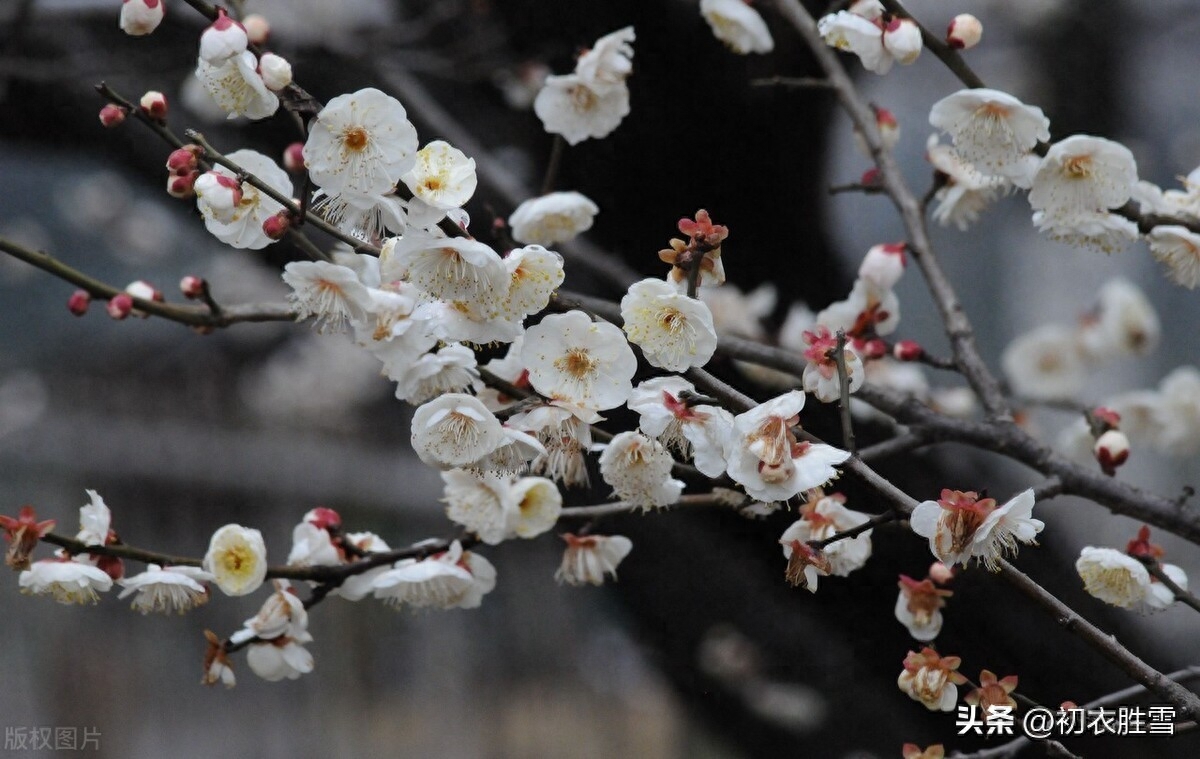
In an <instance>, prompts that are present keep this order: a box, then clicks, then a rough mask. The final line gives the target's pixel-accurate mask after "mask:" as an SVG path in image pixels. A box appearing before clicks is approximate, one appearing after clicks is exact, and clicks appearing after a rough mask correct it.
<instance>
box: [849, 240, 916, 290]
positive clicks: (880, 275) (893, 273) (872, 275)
mask: <svg viewBox="0 0 1200 759" xmlns="http://www.w3.org/2000/svg"><path fill="white" fill-rule="evenodd" d="M905 247H906V246H905V244H904V243H902V242H893V243H887V244H884V245H874V246H872V247H871V249H870V250H868V251H867V255H865V256H863V262H862V264H861V265H859V267H858V278H859V279H864V280H866V281H867V282H868V283H869V284H871V285H873V286H875V287H876V288H878V289H880V290H891V289H892V288H893V287H895V286H896V283H897V282H899V281H900V277H901V276H903V274H904V264H905V263H907V260H906V258H905V255H904V250H905Z"/></svg>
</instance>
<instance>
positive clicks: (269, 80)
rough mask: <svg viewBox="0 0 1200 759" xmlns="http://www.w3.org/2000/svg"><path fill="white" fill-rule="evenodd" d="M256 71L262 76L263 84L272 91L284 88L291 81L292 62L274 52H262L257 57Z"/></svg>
mask: <svg viewBox="0 0 1200 759" xmlns="http://www.w3.org/2000/svg"><path fill="white" fill-rule="evenodd" d="M258 73H259V75H261V76H262V80H263V84H265V85H266V86H267V89H268V90H271V91H272V92H279V91H280V90H283V89H286V88H287V86H288V85H289V84H291V83H292V64H291V63H288V60H287V59H286V58H284V57H283V56H280V55H276V54H275V53H263V55H262V57H261V58H259V59H258Z"/></svg>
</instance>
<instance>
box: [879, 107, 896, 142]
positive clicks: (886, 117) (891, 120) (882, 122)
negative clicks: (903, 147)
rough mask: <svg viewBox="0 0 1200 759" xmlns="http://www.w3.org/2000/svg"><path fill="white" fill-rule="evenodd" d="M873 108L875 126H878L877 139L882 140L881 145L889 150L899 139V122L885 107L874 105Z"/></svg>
mask: <svg viewBox="0 0 1200 759" xmlns="http://www.w3.org/2000/svg"><path fill="white" fill-rule="evenodd" d="M873 110H874V111H875V126H877V127H878V128H879V139H880V140H881V141H882V142H883V147H885V148H887V149H888V150H891V149H892V148H893V147H895V145H896V143H897V142H899V141H900V122H898V121H896V117H895V115H893V114H892V112H891V111H889V110H888V109H886V108H878V107H874V108H873Z"/></svg>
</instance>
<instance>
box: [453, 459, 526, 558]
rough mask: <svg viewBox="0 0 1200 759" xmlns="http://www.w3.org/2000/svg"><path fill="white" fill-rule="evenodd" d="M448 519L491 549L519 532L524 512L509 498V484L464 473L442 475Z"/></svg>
mask: <svg viewBox="0 0 1200 759" xmlns="http://www.w3.org/2000/svg"><path fill="white" fill-rule="evenodd" d="M442 482H444V483H445V486H446V487H445V496H444V497H443V498H442V501H443V502H444V503H445V504H446V516H447V517H449V519H450V521H451V522H454V523H455V524H460V525H462V526H463V527H465V528H466V529H468V530H470V531H471V532H473V533H475V534H476V535H478V536H479V539H480V540H482V541H483V542H484V543H487V544H488V545H493V546H494V545H496V544H498V543H500V542H502V541H503V540H504V539H505V538H507V537H508V536H509V535H510V534H512V533H513V532H514V531H515V530H516V526H517V521H518V520H519V519H520V516H521V515H520V512H519V511H518V510H517V506H516V503H515V502H512V501H510V500H509V499H508V498H506V496H507V494H508V489H509V483H508V482H507V481H506V480H504V479H502V478H500V477H497V476H495V475H489V474H482V475H480V474H475V473H472V472H468V471H465V470H463V469H451V470H450V471H448V472H442Z"/></svg>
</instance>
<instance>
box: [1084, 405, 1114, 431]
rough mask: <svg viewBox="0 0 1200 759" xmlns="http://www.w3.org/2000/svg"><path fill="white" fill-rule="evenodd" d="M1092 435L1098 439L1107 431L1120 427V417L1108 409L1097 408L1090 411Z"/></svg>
mask: <svg viewBox="0 0 1200 759" xmlns="http://www.w3.org/2000/svg"><path fill="white" fill-rule="evenodd" d="M1091 422H1092V426H1093V430H1094V431H1093V433H1092V434H1093V435H1095V436H1096V437H1099V436H1100V435H1103V434H1104V433H1105V432H1108V431H1109V430H1115V429H1116V428H1118V427H1120V426H1121V415H1120V414H1118V413H1117V412H1116V411H1113V410H1112V409H1110V408H1105V407H1104V406H1097V407H1096V408H1094V409H1092V418H1091Z"/></svg>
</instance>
